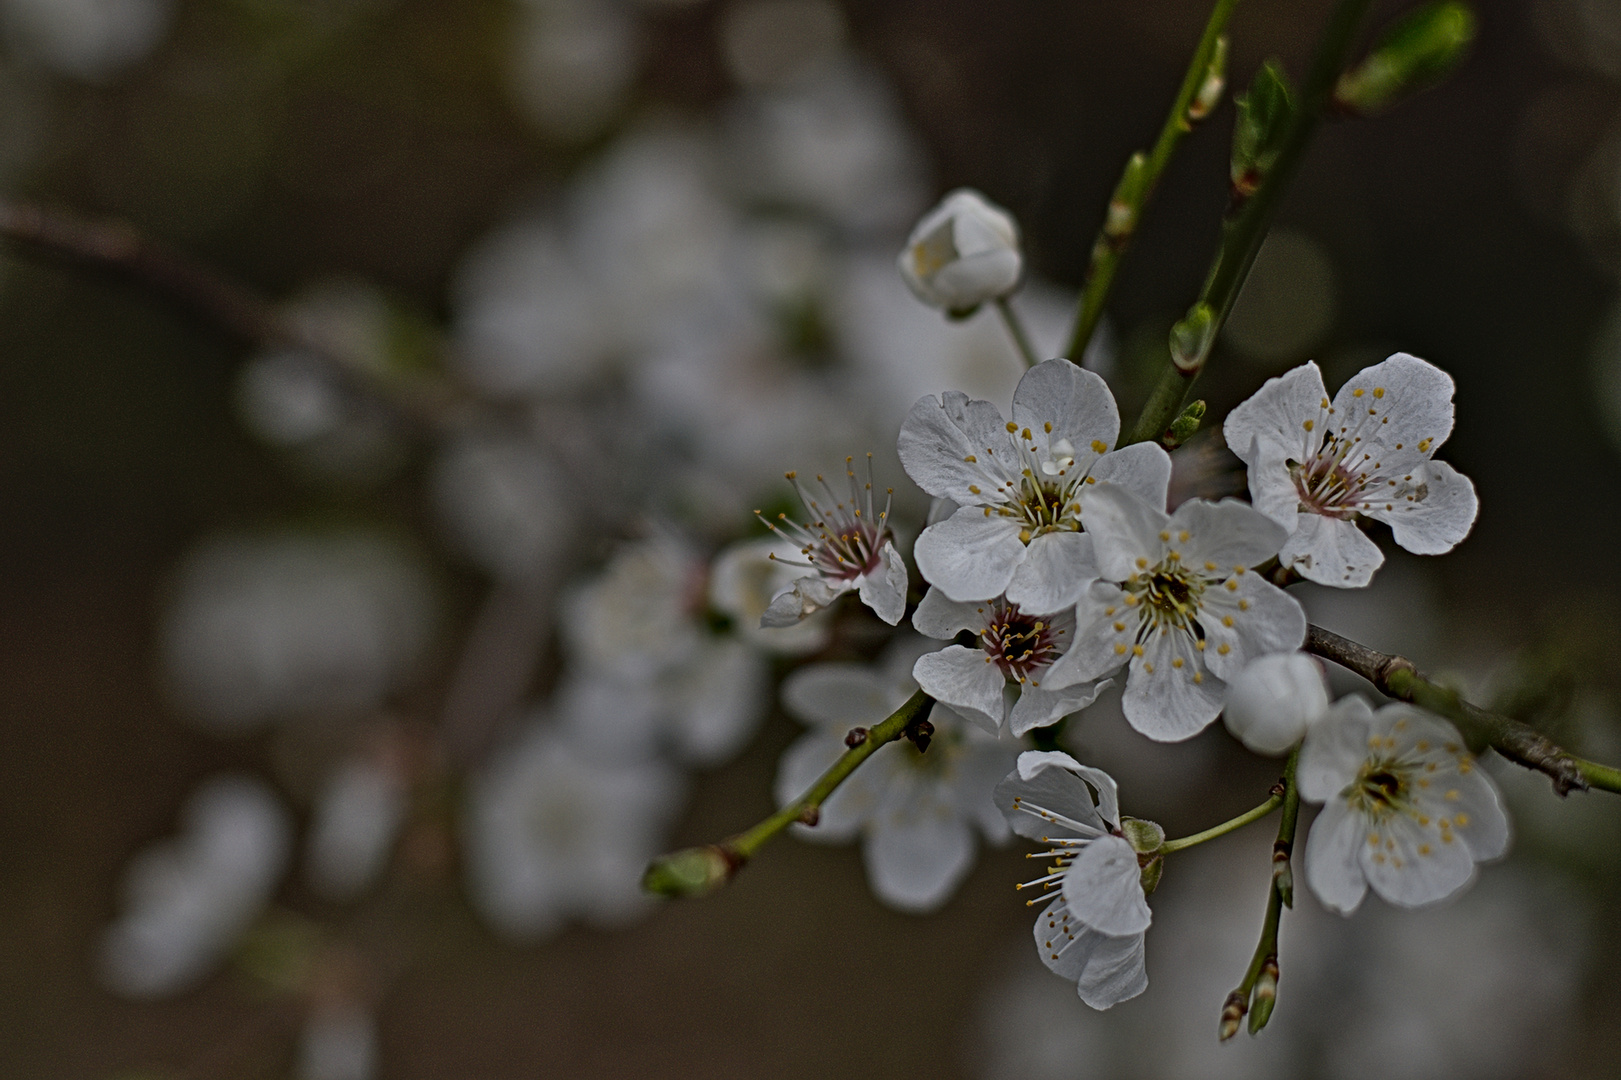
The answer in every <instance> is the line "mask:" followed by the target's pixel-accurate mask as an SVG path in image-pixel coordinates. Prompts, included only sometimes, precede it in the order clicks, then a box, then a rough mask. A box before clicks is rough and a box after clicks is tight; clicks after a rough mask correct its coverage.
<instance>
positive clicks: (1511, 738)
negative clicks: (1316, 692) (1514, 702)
mask: <svg viewBox="0 0 1621 1080" xmlns="http://www.w3.org/2000/svg"><path fill="white" fill-rule="evenodd" d="M1306 651H1307V652H1311V653H1316V654H1317V655H1318V656H1321V657H1322V658H1323V659H1325V660H1332V661H1334V663H1336V664H1338V665H1340V666H1341V667H1343V668H1346V669H1348V670H1350V671H1354V672H1356V673H1357V674H1358V675H1360V676H1362V677H1363V678H1364V679H1367V680H1368V681H1369V682H1371V683H1372V684H1373V686H1374V689H1376V690H1378V691H1379V692H1380V693H1381V694H1386V695H1389V696H1390V697H1393V698H1400V699H1401V700H1402V701H1410V702H1412V703H1413V704H1414V705H1417V706H1419V707H1421V708H1424V709H1428V710H1430V711H1431V712H1433V713H1439V714H1440V715H1442V716H1444V717H1446V718H1447V719H1448V720H1451V721H1452V722H1453V723H1454V724H1456V725H1457V726H1458V729H1459V730H1460V731H1462V732H1463V734H1464V736H1465V737H1466V738H1469V739H1471V740H1472V741H1473V742H1475V743H1477V744H1480V745H1487V746H1490V747H1492V748H1493V749H1494V750H1496V751H1497V752H1498V753H1500V754H1502V755H1503V756H1504V757H1506V758H1508V759H1509V760H1510V761H1513V762H1516V763H1518V764H1520V765H1523V766H1525V767H1526V768H1528V769H1535V770H1536V771H1538V772H1541V773H1546V774H1547V775H1548V776H1549V778H1551V779H1552V780H1553V786H1554V790H1555V791H1557V792H1559V794H1561V795H1567V794H1569V793H1570V792H1572V791H1586V790H1587V789H1588V788H1600V789H1602V790H1604V791H1615V792H1621V770H1618V769H1615V768H1612V767H1610V766H1608V765H1601V764H1599V763H1597V762H1593V761H1584V760H1583V759H1581V758H1579V757H1576V756H1575V755H1574V754H1572V753H1570V752H1569V751H1567V750H1565V749H1564V748H1563V747H1561V746H1560V745H1559V744H1557V743H1555V742H1554V741H1553V740H1552V739H1550V738H1548V737H1547V736H1546V735H1544V734H1542V733H1541V732H1540V731H1538V730H1536V729H1535V728H1533V727H1531V726H1530V725H1529V724H1523V723H1521V722H1520V721H1518V720H1515V719H1512V718H1511V717H1507V716H1503V715H1501V714H1499V713H1494V712H1489V711H1488V710H1486V709H1482V708H1480V707H1479V706H1478V705H1473V704H1470V703H1469V702H1467V701H1465V700H1464V699H1463V698H1462V697H1460V696H1459V695H1458V693H1457V691H1455V690H1451V689H1448V688H1447V687H1444V686H1439V685H1437V684H1435V683H1433V682H1431V681H1429V680H1428V679H1426V678H1424V676H1423V675H1421V674H1419V671H1418V668H1417V666H1415V665H1414V664H1413V662H1412V661H1411V660H1409V659H1407V658H1406V657H1405V656H1396V655H1394V654H1391V653H1382V652H1379V651H1377V650H1375V649H1370V648H1368V647H1367V646H1366V645H1360V644H1358V643H1357V642H1354V641H1352V640H1350V639H1349V638H1344V637H1341V636H1340V635H1338V634H1336V633H1334V632H1333V631H1331V630H1324V629H1323V628H1322V627H1320V626H1308V627H1307V628H1306Z"/></svg>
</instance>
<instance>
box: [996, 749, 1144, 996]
mask: <svg viewBox="0 0 1621 1080" xmlns="http://www.w3.org/2000/svg"><path fill="white" fill-rule="evenodd" d="M995 797H996V805H997V807H998V808H999V809H1000V810H1001V811H1002V813H1003V814H1004V815H1005V816H1006V817H1007V821H1008V824H1009V825H1010V826H1011V827H1012V828H1013V831H1014V832H1016V833H1018V834H1019V835H1020V836H1025V837H1029V838H1030V839H1032V840H1036V841H1038V842H1040V843H1042V844H1045V845H1047V846H1048V848H1049V850H1048V851H1046V852H1044V853H1042V854H1043V855H1044V856H1046V857H1051V858H1052V860H1053V863H1052V865H1051V867H1050V869H1049V872H1048V873H1047V874H1046V875H1044V876H1042V877H1039V878H1037V879H1036V880H1034V881H1030V882H1026V883H1025V884H1023V885H1021V886H1020V888H1021V889H1028V888H1039V889H1040V890H1041V892H1042V895H1041V896H1039V897H1037V898H1036V899H1034V900H1031V901H1028V903H1029V905H1030V906H1031V907H1035V906H1036V905H1038V904H1041V903H1043V902H1045V903H1046V907H1045V908H1043V909H1042V910H1041V911H1040V913H1039V914H1038V915H1037V916H1036V925H1035V940H1036V950H1037V952H1038V953H1039V954H1040V956H1041V962H1042V963H1044V964H1046V965H1047V967H1048V968H1049V969H1050V970H1052V971H1054V972H1056V973H1057V974H1059V975H1062V976H1063V977H1064V978H1066V979H1074V980H1075V982H1076V989H1077V991H1078V992H1079V993H1080V996H1081V1000H1082V1001H1084V1002H1086V1003H1087V1004H1088V1005H1090V1006H1092V1008H1094V1009H1107V1008H1109V1007H1110V1006H1111V1005H1115V1004H1117V1003H1118V1002H1121V1001H1125V1000H1126V999H1127V998H1133V997H1136V996H1137V995H1138V994H1140V993H1142V992H1143V991H1144V990H1146V989H1147V988H1148V974H1147V971H1146V970H1145V969H1144V967H1143V957H1144V949H1143V944H1144V939H1145V938H1146V936H1147V933H1148V925H1149V923H1150V922H1151V921H1152V918H1153V916H1152V913H1151V912H1150V911H1149V909H1148V899H1147V897H1145V896H1144V895H1143V887H1142V881H1141V870H1140V868H1139V866H1138V863H1137V852H1136V851H1135V850H1134V849H1133V848H1132V846H1131V844H1130V842H1128V841H1127V840H1126V839H1125V838H1124V837H1123V836H1121V835H1120V803H1119V797H1118V795H1117V793H1116V790H1115V783H1114V780H1113V779H1112V778H1111V777H1110V776H1109V774H1108V773H1105V772H1103V771H1102V770H1100V769H1093V768H1088V767H1087V766H1085V765H1082V764H1081V763H1080V762H1078V761H1076V760H1075V759H1074V758H1072V757H1070V756H1069V755H1068V754H1065V753H1061V752H1058V751H1036V750H1027V751H1025V752H1024V753H1022V754H1020V755H1019V762H1018V767H1017V769H1016V770H1015V771H1014V772H1012V773H1010V774H1008V776H1007V777H1006V779H1004V780H1003V781H1002V782H1001V783H1000V784H998V785H997V786H996V796H995Z"/></svg>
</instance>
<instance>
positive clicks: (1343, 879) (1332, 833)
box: [1301, 733, 1368, 915]
mask: <svg viewBox="0 0 1621 1080" xmlns="http://www.w3.org/2000/svg"><path fill="white" fill-rule="evenodd" d="M1310 738H1311V736H1310V733H1307V741H1308V742H1309V741H1310ZM1301 760H1302V764H1303V763H1304V760H1305V754H1304V752H1302V754H1301ZM1367 835H1368V833H1367V829H1366V828H1364V827H1363V823H1362V818H1361V816H1360V815H1358V814H1355V813H1353V812H1352V811H1351V808H1350V807H1349V806H1347V805H1346V804H1345V803H1344V801H1343V800H1340V799H1335V800H1333V801H1331V802H1329V803H1328V804H1327V805H1326V806H1324V807H1323V812H1322V813H1320V814H1318V815H1317V820H1316V821H1314V822H1313V823H1312V826H1311V833H1310V834H1309V835H1308V836H1307V837H1306V884H1308V885H1310V886H1311V891H1312V892H1314V893H1316V894H1317V899H1318V900H1320V901H1322V904H1323V906H1324V907H1326V908H1328V909H1329V910H1330V911H1337V912H1339V913H1340V914H1341V915H1349V914H1351V912H1353V911H1355V910H1356V909H1357V907H1358V906H1359V905H1360V904H1361V903H1362V897H1363V896H1365V895H1366V894H1367V891H1368V879H1367V878H1366V877H1365V876H1364V875H1363V873H1362V867H1361V866H1360V864H1359V863H1358V862H1357V858H1358V856H1359V855H1360V854H1361V850H1362V848H1363V847H1364V846H1365V845H1366V843H1367Z"/></svg>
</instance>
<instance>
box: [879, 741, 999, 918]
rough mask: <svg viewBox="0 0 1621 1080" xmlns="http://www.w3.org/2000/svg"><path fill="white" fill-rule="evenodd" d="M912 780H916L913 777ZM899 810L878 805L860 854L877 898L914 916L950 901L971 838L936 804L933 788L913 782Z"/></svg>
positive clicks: (969, 859) (892, 802)
mask: <svg viewBox="0 0 1621 1080" xmlns="http://www.w3.org/2000/svg"><path fill="white" fill-rule="evenodd" d="M913 775H914V776H916V775H918V774H917V773H916V772H914V774H913ZM911 786H912V788H913V790H912V791H910V792H904V791H903V792H895V793H893V795H900V796H910V797H908V798H905V800H904V805H899V806H898V805H896V803H897V802H900V801H901V800H900V799H897V798H895V797H893V795H892V797H890V798H886V799H885V800H884V804H885V805H884V808H883V809H882V810H881V811H880V812H879V814H878V815H877V816H875V817H874V818H873V820H872V822H871V824H870V825H868V827H867V839H866V842H865V843H864V844H863V845H862V849H861V853H862V856H863V858H864V860H865V862H866V864H867V880H868V882H869V883H870V884H871V885H872V891H873V892H875V893H876V894H877V895H878V898H879V899H880V900H882V901H884V903H886V904H889V905H890V906H891V907H895V908H899V909H900V910H902V911H912V912H917V913H919V914H922V913H925V912H929V911H933V910H935V909H936V908H938V907H939V906H940V905H941V904H943V903H945V902H946V901H947V900H949V899H950V898H951V894H952V893H953V892H955V891H956V889H957V886H958V885H960V884H961V883H962V879H963V878H964V877H966V876H967V874H968V871H969V870H970V869H972V868H973V865H974V836H973V833H972V832H971V831H970V829H969V827H968V823H967V822H965V821H964V820H963V819H962V818H960V817H959V816H957V814H956V813H955V812H954V811H953V808H952V807H950V806H948V805H945V804H943V803H942V802H940V800H939V795H940V793H939V792H938V791H930V792H927V793H925V792H923V791H921V790H919V789H921V788H923V787H925V786H927V787H937V785H925V784H922V783H915V784H913V785H911Z"/></svg>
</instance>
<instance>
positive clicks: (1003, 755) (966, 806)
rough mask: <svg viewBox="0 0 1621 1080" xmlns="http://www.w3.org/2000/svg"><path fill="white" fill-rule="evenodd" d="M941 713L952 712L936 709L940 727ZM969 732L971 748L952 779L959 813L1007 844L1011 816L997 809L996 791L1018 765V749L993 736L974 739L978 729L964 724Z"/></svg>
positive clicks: (994, 841)
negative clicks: (1016, 759) (997, 786)
mask: <svg viewBox="0 0 1621 1080" xmlns="http://www.w3.org/2000/svg"><path fill="white" fill-rule="evenodd" d="M940 713H948V714H949V713H950V710H949V709H945V708H936V709H935V714H934V720H935V727H937V728H938V727H939V726H940V717H939V714H940ZM964 730H965V731H966V732H968V733H969V736H970V743H971V744H972V745H971V748H970V749H969V750H968V751H967V752H966V753H964V755H963V757H962V758H961V759H960V764H959V765H958V767H957V769H956V771H955V773H954V774H953V776H952V777H951V779H950V780H949V781H948V782H949V783H951V785H952V797H953V799H954V802H955V805H956V807H957V812H958V813H959V814H961V815H962V816H963V817H965V818H967V819H969V820H971V821H973V822H975V823H976V824H977V825H978V826H979V828H980V831H981V832H982V833H984V834H985V839H986V840H988V841H990V842H991V843H992V844H996V845H1001V844H1005V843H1006V842H1007V841H1008V839H1009V838H1010V837H1011V836H1012V835H1013V830H1012V829H1010V828H1008V823H1007V819H1006V818H1004V817H1003V816H1002V811H1001V810H1000V809H998V808H997V805H996V800H995V799H994V798H993V797H992V792H994V791H995V790H996V785H997V784H998V783H1000V782H1001V780H1002V778H1003V777H1004V776H1006V775H1007V773H1008V770H1009V769H1012V768H1013V767H1014V761H1015V758H1016V757H1017V753H1018V748H1017V746H1016V745H1014V744H1012V743H1008V742H1002V741H1000V740H998V741H992V740H989V739H986V740H984V741H983V742H980V741H979V740H978V739H975V738H973V736H974V735H976V734H978V729H976V728H971V727H966V726H965V727H964Z"/></svg>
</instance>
